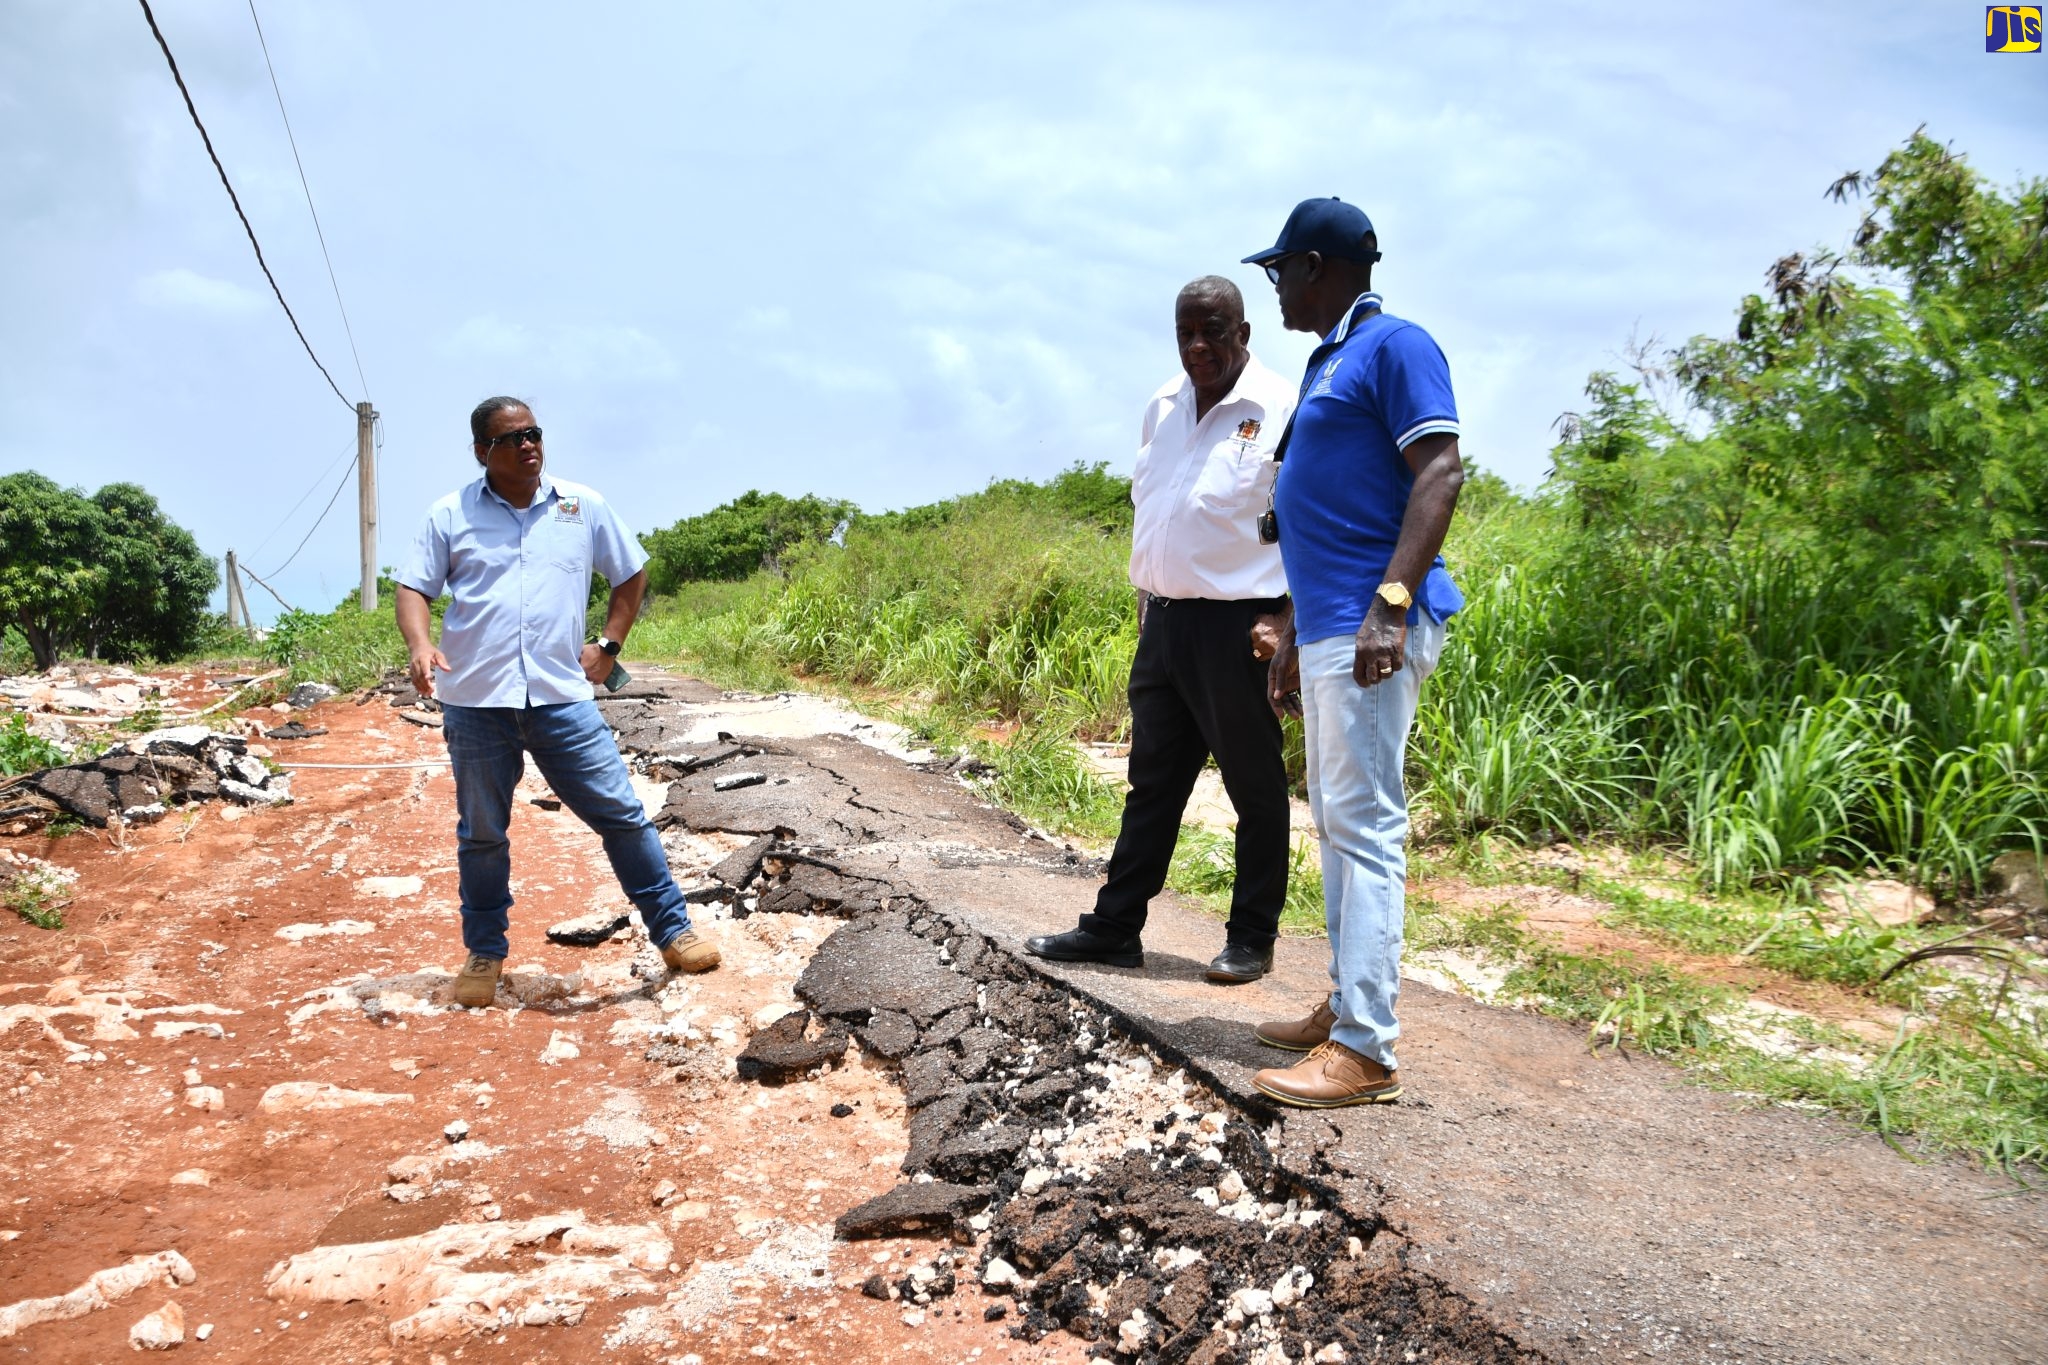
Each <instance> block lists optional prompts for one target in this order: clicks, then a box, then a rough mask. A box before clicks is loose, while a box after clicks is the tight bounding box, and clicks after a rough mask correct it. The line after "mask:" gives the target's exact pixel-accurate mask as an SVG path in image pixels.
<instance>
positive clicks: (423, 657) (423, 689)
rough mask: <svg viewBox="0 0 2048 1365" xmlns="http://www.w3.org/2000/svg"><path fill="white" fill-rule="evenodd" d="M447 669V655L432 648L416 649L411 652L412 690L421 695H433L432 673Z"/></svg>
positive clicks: (443, 671) (444, 671)
mask: <svg viewBox="0 0 2048 1365" xmlns="http://www.w3.org/2000/svg"><path fill="white" fill-rule="evenodd" d="M448 669H449V663H448V656H447V655H445V654H443V653H442V652H441V651H440V650H438V649H434V648H431V647H429V648H427V649H416V650H414V651H413V652H412V664H411V667H410V670H409V671H410V672H411V674H412V690H413V691H415V692H417V693H419V694H420V695H421V696H423V697H431V696H433V695H434V674H435V673H436V672H437V671H438V672H442V673H446V672H447V671H448Z"/></svg>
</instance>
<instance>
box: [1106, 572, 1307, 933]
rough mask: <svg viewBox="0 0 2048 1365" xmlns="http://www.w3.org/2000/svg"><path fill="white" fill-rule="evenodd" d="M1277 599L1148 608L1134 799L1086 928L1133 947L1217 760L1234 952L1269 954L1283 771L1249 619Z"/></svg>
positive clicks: (1135, 709) (1281, 864)
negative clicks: (1228, 832)
mask: <svg viewBox="0 0 2048 1365" xmlns="http://www.w3.org/2000/svg"><path fill="white" fill-rule="evenodd" d="M1279 605H1280V604H1279V602H1278V601H1276V600H1274V599H1270V598H1260V599H1255V600H1250V601H1235V602H1216V601H1204V600H1200V599H1188V598H1179V599H1175V600H1173V601H1163V600H1161V599H1157V598H1155V599H1153V602H1152V605H1151V606H1150V608H1149V609H1148V610H1147V612H1146V614H1145V628H1144V630H1143V631H1142V632H1141V633H1140V634H1139V636H1138V654H1137V658H1136V659H1135V660H1133V661H1132V664H1131V686H1130V698H1131V766H1130V782H1131V790H1130V794H1129V795H1128V796H1126V797H1125V798H1124V818H1123V826H1122V828H1121V829H1119V830H1118V832H1117V836H1116V851H1115V852H1114V853H1112V854H1111V855H1110V859H1109V880H1108V882H1107V883H1105V884H1104V886H1103V888H1102V890H1101V891H1100V892H1098V893H1097V894H1096V897H1095V911H1094V913H1093V914H1087V915H1083V916H1081V927H1082V928H1083V929H1086V930H1089V931H1090V932H1092V933H1097V934H1104V935H1108V936H1111V937H1118V938H1130V937H1136V936H1137V934H1138V932H1139V931H1140V930H1141V929H1143V928H1144V927H1145V910H1146V905H1147V903H1148V902H1149V901H1151V899H1152V898H1153V897H1154V896H1156V895H1158V894H1159V891H1160V888H1161V887H1163V886H1165V885H1166V872H1167V867H1168V865H1169V864H1170V863H1171V862H1172V861H1173V846H1174V844H1175V842H1176V841H1177V840H1178V839H1179V837H1180V822H1181V815H1182V814H1183V813H1184V812H1185V811H1186V810H1187V804H1188V797H1189V795H1191V794H1192V793H1193V791H1194V789H1195V779H1196V778H1197V777H1198V776H1200V775H1201V771H1202V765H1203V764H1204V763H1205V762H1207V761H1208V759H1209V756H1210V755H1211V754H1213V755H1215V757H1216V766H1217V767H1218V768H1219V769H1221V770H1222V773H1223V789H1224V790H1225V791H1226V792H1228V793H1229V795H1230V803H1231V805H1233V806H1235V807H1236V808H1237V882H1236V885H1235V886H1234V888H1233V889H1232V891H1231V895H1230V922H1229V924H1228V925H1227V926H1226V929H1225V933H1226V937H1227V938H1228V940H1229V942H1231V943H1235V944H1243V945H1245V946H1246V947H1249V948H1258V949H1263V948H1265V947H1266V946H1267V945H1268V944H1270V943H1272V941H1273V939H1274V938H1275V937H1276V936H1277V935H1278V933H1279V928H1280V905H1281V901H1282V900H1283V898H1284V897H1285V896H1286V893H1287V820H1288V809H1287V767H1286V764H1285V763H1284V762H1283V761H1282V759H1281V754H1280V722H1279V720H1278V719H1276V718H1275V717H1274V715H1273V708H1272V707H1271V706H1269V705H1268V704H1267V702H1266V664H1265V662H1264V661H1263V660H1260V659H1255V658H1253V657H1252V642H1251V629H1252V621H1253V620H1254V619H1255V618H1257V617H1258V616H1259V615H1261V614H1262V613H1265V612H1271V611H1275V610H1277V609H1278V608H1279Z"/></svg>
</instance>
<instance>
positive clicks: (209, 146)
mask: <svg viewBox="0 0 2048 1365" xmlns="http://www.w3.org/2000/svg"><path fill="white" fill-rule="evenodd" d="M139 3H140V4H141V5H142V17H143V18H145V19H147V20H149V31H150V32H151V33H153V34H155V35H156V45H157V46H158V47H160V48H162V49H163V51H164V60H165V61H166V62H168V63H169V64H170V67H171V79H172V80H174V81H176V82H177V83H178V93H179V94H180V95H183V96H184V97H185V112H186V113H188V114H190V115H191V116H192V126H193V127H194V128H197V129H198V130H199V140H200V141H201V142H204V143H205V144H206V155H207V156H208V157H209V158H210V159H211V160H212V161H213V169H214V170H216V171H218V172H219V173H220V183H221V187H222V188H223V189H225V190H226V191H227V192H228V202H229V203H231V204H233V205H234V206H235V217H237V218H239V219H241V220H242V231H244V232H246V233H248V234H249V245H250V246H251V247H252V248H254V249H255V252H256V264H257V265H259V266H261V267H263V278H264V279H266V280H269V281H270V292H271V293H273V294H275V295H277V306H278V307H280V308H282V309H284V315H285V317H286V318H287V319H288V320H289V321H290V322H291V324H292V331H293V332H295V333H297V334H298V338H299V345H301V346H303V347H305V348H306V356H307V358H308V359H309V360H311V361H312V362H313V366H314V368H315V369H317V370H319V371H320V377H321V378H322V379H325V380H326V381H327V387H328V388H330V389H333V390H334V396H335V397H336V398H339V399H340V400H341V401H342V404H343V405H344V406H345V407H348V408H351V409H353V408H354V407H355V404H353V403H351V402H349V401H348V395H347V394H345V393H343V392H342V391H341V385H339V384H337V383H335V382H334V376H333V375H331V374H329V373H327V367H326V366H325V365H322V364H321V363H320V357H319V356H317V355H314V354H313V343H312V342H310V341H308V340H306V333H305V330H304V329H303V328H301V327H300V326H299V320H298V318H296V317H294V316H293V315H292V306H291V305H290V304H288V303H286V302H285V301H284V290H282V289H280V288H278V287H277V276H275V275H273V274H271V273H270V263H269V262H267V261H265V260H264V259H263V246H262V244H261V243H260V242H258V241H257V240H256V229H255V228H253V227H250V226H249V215H248V214H246V213H244V212H242V201H241V199H240V198H239V197H238V196H237V195H236V194H235V187H234V185H233V184H232V183H230V182H229V180H228V173H227V168H226V167H224V166H222V165H221V164H220V156H219V155H218V154H217V153H216V152H215V151H214V150H213V138H212V137H210V136H209V135H208V134H207V131H206V125H205V124H204V123H202V122H200V120H199V110H198V109H197V108H196V107H195V106H194V105H193V103H192V92H191V91H190V90H187V89H186V88H185V78H184V76H183V75H181V74H179V71H178V59H177V58H176V57H173V56H172V55H171V45H170V44H169V43H167V42H165V41H164V33H163V30H162V29H160V28H158V27H157V26H156V15H155V14H154V13H152V12H151V11H150V8H149V0H139ZM324 249H325V248H323V250H324ZM351 344H353V342H351Z"/></svg>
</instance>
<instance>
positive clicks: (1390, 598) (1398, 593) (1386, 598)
mask: <svg viewBox="0 0 2048 1365" xmlns="http://www.w3.org/2000/svg"><path fill="white" fill-rule="evenodd" d="M1373 596H1375V597H1377V598H1379V599H1380V601H1382V602H1385V603H1386V604H1387V605H1388V606H1390V607H1393V608H1395V609H1397V610H1400V611H1406V610H1408V608H1409V607H1411V606H1413V605H1414V603H1415V594H1414V593H1412V592H1410V591H1408V585H1407V584H1405V583H1396V582H1395V581H1394V580H1393V579H1391V578H1390V579H1388V580H1387V581H1386V582H1384V583H1382V584H1380V586H1379V591H1378V592H1375V593H1374V594H1373Z"/></svg>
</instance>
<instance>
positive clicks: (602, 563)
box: [398, 474, 647, 707]
mask: <svg viewBox="0 0 2048 1365" xmlns="http://www.w3.org/2000/svg"><path fill="white" fill-rule="evenodd" d="M646 562H647V552H646V551H645V550H643V549H641V548H640V542H639V541H637V540H635V539H633V533H632V532H631V531H629V530H627V529H626V524H625V523H624V522H622V521H620V520H619V517H618V514H617V513H615V512H613V511H612V509H611V506H610V504H608V503H607V502H605V500H604V499H603V498H601V497H599V496H598V495H597V494H596V493H595V492H594V491H592V490H591V489H588V488H585V487H584V486H583V485H582V484H579V483H570V482H569V481H568V480H566V479H554V478H550V477H548V476H547V475H546V474H542V475H541V479H540V488H539V490H538V491H537V492H535V493H534V495H533V503H532V505H531V506H528V507H514V506H513V505H512V504H511V503H509V502H506V501H505V500H504V499H503V498H501V497H499V496H498V494H497V492H496V491H495V490H493V489H492V488H491V486H490V483H489V482H488V481H487V480H485V479H481V478H479V479H478V480H477V481H476V482H475V483H472V484H470V485H468V486H467V487H465V488H462V489H460V490H458V491H456V492H454V493H450V494H449V495H448V496H447V497H445V498H443V499H441V500H440V501H439V502H437V503H435V504H434V505H433V507H431V508H430V509H428V511H427V519H426V521H425V523H423V524H422V525H421V527H420V530H419V534H418V535H417V536H416V537H414V539H413V543H412V551H411V553H409V554H408V555H407V556H406V559H405V564H404V566H403V567H402V568H401V569H400V570H399V571H398V581H399V582H400V583H403V584H404V585H405V586H406V587H408V588H411V589H413V590H414V591H416V592H418V593H421V594H422V595H424V596H425V597H426V598H427V599H428V600H429V601H431V600H433V599H434V598H436V597H439V596H440V595H441V593H442V592H443V591H444V590H445V591H446V592H447V593H448V594H449V595H450V597H451V598H452V599H453V600H451V601H450V602H449V604H448V614H447V616H446V617H445V618H443V620H442V622H441V652H442V653H443V654H445V655H447V656H448V662H449V664H450V669H449V671H448V672H446V673H443V674H442V675H441V676H440V677H439V678H438V679H437V680H436V682H435V688H434V691H435V695H437V696H438V697H439V698H440V699H441V701H442V703H443V704H444V705H447V706H511V707H526V706H559V705H561V704H563V703H564V702H574V701H589V700H590V698H591V696H592V691H591V686H590V679H588V678H586V677H584V676H583V662H582V657H583V613H584V609H585V606H586V604H587V603H588V601H589V599H590V571H591V570H592V569H596V570H597V571H598V572H599V573H601V574H603V575H604V576H605V577H606V578H607V579H609V580H610V581H611V582H612V583H613V584H615V585H616V584H619V583H623V582H625V581H626V580H627V579H629V578H631V577H632V576H633V575H634V574H636V573H638V572H640V567H641V566H642V565H643V564H645V563H646Z"/></svg>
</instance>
